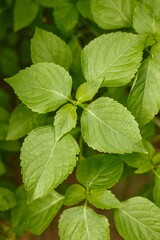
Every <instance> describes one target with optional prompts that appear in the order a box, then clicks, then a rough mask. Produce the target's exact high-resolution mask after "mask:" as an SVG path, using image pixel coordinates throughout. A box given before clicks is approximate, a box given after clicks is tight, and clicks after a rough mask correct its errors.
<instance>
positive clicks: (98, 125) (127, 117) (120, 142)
mask: <svg viewBox="0 0 160 240" xmlns="http://www.w3.org/2000/svg"><path fill="white" fill-rule="evenodd" d="M81 131H82V135H83V138H84V140H85V142H86V143H87V144H88V146H90V147H92V148H93V149H96V150H98V151H100V152H108V153H131V152H134V151H135V152H143V151H144V149H143V145H142V143H141V136H140V133H139V129H138V124H137V122H136V121H135V120H134V117H133V116H132V115H131V113H130V112H129V111H128V110H127V109H126V108H125V107H123V106H122V105H121V104H119V103H118V102H116V101H114V100H113V99H111V98H107V97H106V98H105V97H101V98H98V99H97V100H95V101H94V102H93V103H91V104H90V105H88V107H87V108H86V110H85V111H84V112H83V114H82V117H81Z"/></svg>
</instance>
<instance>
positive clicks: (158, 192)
mask: <svg viewBox="0 0 160 240" xmlns="http://www.w3.org/2000/svg"><path fill="white" fill-rule="evenodd" d="M153 198H154V200H155V202H156V204H157V205H158V207H160V165H159V166H158V168H157V169H156V171H155V181H154V188H153Z"/></svg>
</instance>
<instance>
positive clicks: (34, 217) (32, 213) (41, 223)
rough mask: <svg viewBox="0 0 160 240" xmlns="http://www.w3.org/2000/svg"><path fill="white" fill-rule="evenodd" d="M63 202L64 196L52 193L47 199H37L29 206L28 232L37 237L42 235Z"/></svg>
mask: <svg viewBox="0 0 160 240" xmlns="http://www.w3.org/2000/svg"><path fill="white" fill-rule="evenodd" d="M63 200H64V196H62V195H60V194H59V193H57V192H56V191H52V192H51V193H50V194H49V195H48V196H46V197H45V198H42V199H37V200H35V201H34V202H32V203H31V204H29V205H28V213H27V216H26V218H28V219H29V221H28V230H29V231H30V232H32V233H33V234H36V235H40V234H42V232H43V231H44V230H45V229H46V228H47V227H48V225H49V224H50V222H51V221H52V220H53V218H54V217H55V216H56V215H57V213H58V212H59V210H60V208H61V206H62V204H63Z"/></svg>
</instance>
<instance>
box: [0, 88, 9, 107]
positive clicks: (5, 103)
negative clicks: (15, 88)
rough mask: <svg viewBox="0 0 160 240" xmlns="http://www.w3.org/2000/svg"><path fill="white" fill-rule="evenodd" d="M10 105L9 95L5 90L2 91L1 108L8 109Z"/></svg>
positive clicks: (0, 90) (0, 96) (0, 94)
mask: <svg viewBox="0 0 160 240" xmlns="http://www.w3.org/2000/svg"><path fill="white" fill-rule="evenodd" d="M8 104H9V94H8V93H6V92H5V91H4V90H3V89H0V106H2V107H8Z"/></svg>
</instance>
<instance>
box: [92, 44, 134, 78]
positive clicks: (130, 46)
mask: <svg viewBox="0 0 160 240" xmlns="http://www.w3.org/2000/svg"><path fill="white" fill-rule="evenodd" d="M137 42H138V40H136V41H135V42H134V43H133V44H132V45H129V47H128V48H127V49H126V48H125V50H124V51H123V52H122V53H121V54H120V55H119V56H118V57H117V58H116V59H115V60H114V61H113V62H111V63H110V64H109V65H108V66H106V67H105V68H104V69H103V70H102V71H101V72H100V73H99V74H98V75H97V76H96V77H95V80H96V79H97V78H99V76H100V75H101V74H102V73H103V72H105V71H106V70H107V68H110V66H112V65H113V64H114V63H115V62H116V61H117V60H118V59H119V58H121V57H122V56H123V55H124V53H126V52H127V51H128V50H129V49H130V48H132V47H133V46H134V45H135V44H136V43H137Z"/></svg>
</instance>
